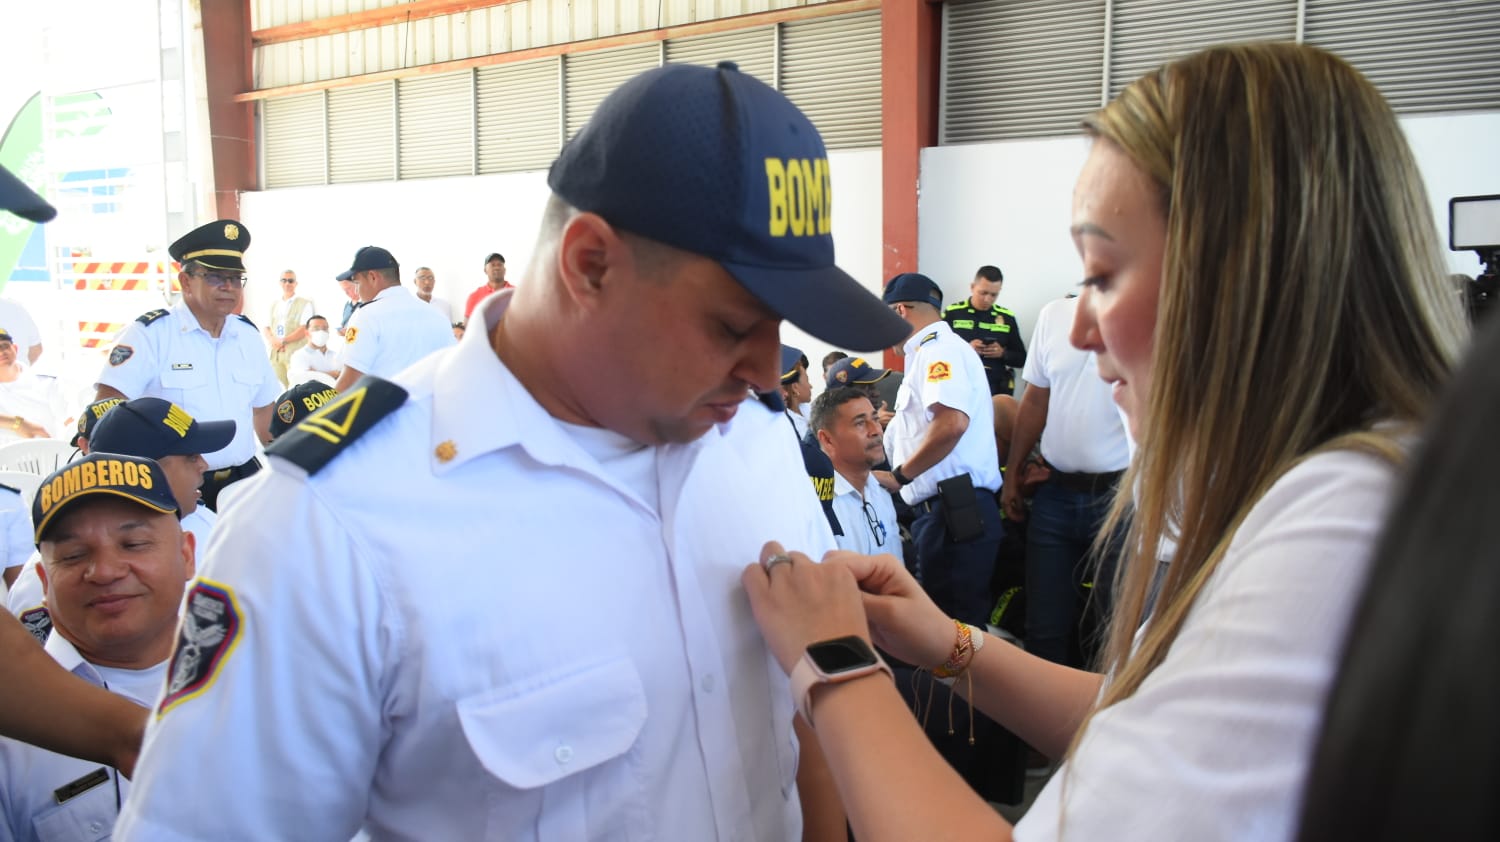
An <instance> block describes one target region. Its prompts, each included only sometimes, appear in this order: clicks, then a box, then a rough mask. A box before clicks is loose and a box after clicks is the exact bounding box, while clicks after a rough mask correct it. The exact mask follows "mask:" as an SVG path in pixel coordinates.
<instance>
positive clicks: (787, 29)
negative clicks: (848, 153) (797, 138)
mask: <svg viewBox="0 0 1500 842" xmlns="http://www.w3.org/2000/svg"><path fill="white" fill-rule="evenodd" d="M780 87H781V91H782V93H785V94H786V96H787V98H788V99H790V100H791V101H792V102H794V103H796V105H797V107H798V108H801V109H802V111H803V113H805V114H806V115H807V116H808V119H810V120H812V122H813V125H814V126H817V127H818V132H819V133H820V134H822V135H823V143H824V144H825V145H827V146H828V148H830V149H839V148H852V147H868V146H879V145H880V12H878V11H875V12H860V13H857V14H852V15H839V16H838V17H831V18H823V19H821V20H809V21H798V22H795V23H786V24H782V27H781V86H780Z"/></svg>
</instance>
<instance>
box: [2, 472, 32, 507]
mask: <svg viewBox="0 0 1500 842" xmlns="http://www.w3.org/2000/svg"><path fill="white" fill-rule="evenodd" d="M0 485H8V486H10V487H11V488H14V489H16V490H17V491H19V492H21V500H22V501H24V502H25V503H26V511H27V512H28V513H30V512H31V498H33V497H35V496H36V490H37V489H38V488H40V487H41V485H42V475H41V474H33V473H29V472H27V471H0Z"/></svg>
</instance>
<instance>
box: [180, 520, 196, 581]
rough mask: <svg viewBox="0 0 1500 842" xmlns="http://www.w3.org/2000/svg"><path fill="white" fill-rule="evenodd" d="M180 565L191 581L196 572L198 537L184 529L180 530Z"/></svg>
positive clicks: (187, 578)
mask: <svg viewBox="0 0 1500 842" xmlns="http://www.w3.org/2000/svg"><path fill="white" fill-rule="evenodd" d="M182 566H183V568H184V570H185V572H186V573H187V576H186V580H187V581H189V582H191V581H192V580H193V576H195V575H197V573H198V539H197V537H195V536H194V535H193V533H191V532H189V531H187V530H186V529H184V530H182Z"/></svg>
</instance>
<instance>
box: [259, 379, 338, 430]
mask: <svg viewBox="0 0 1500 842" xmlns="http://www.w3.org/2000/svg"><path fill="white" fill-rule="evenodd" d="M338 396H339V393H338V391H337V390H336V389H334V388H333V387H332V386H329V385H328V384H327V383H324V382H322V381H321V380H309V381H307V382H306V383H298V384H297V385H295V386H293V387H292V388H290V389H287V390H286V391H285V392H282V393H281V397H279V398H277V399H276V415H275V416H274V417H273V418H271V437H272V438H277V437H279V436H280V435H281V434H282V433H284V432H286V431H287V430H290V429H291V428H293V427H295V426H297V422H298V421H301V420H302V419H304V418H306V417H307V416H309V415H312V414H313V413H314V412H317V411H318V410H320V409H322V408H323V407H324V406H325V405H327V404H330V403H333V402H334V401H335V400H337V399H338Z"/></svg>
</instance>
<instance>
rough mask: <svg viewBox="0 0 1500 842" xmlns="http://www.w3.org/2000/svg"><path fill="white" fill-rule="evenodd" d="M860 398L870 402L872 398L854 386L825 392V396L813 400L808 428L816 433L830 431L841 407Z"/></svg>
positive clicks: (840, 387) (839, 387)
mask: <svg viewBox="0 0 1500 842" xmlns="http://www.w3.org/2000/svg"><path fill="white" fill-rule="evenodd" d="M860 398H864V399H865V400H869V399H870V396H869V395H867V394H865V391H864V390H863V389H859V388H856V387H854V386H838V387H836V388H833V389H828V390H826V391H824V392H823V394H821V395H818V396H817V397H816V398H813V402H812V415H811V416H810V417H809V420H808V422H807V426H808V427H809V428H810V429H812V430H813V431H814V432H817V431H820V430H826V429H828V428H829V426H830V425H832V424H833V419H834V417H835V416H836V415H837V413H838V408H839V407H841V406H843V405H844V404H846V403H848V402H850V401H853V400H858V399H860Z"/></svg>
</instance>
